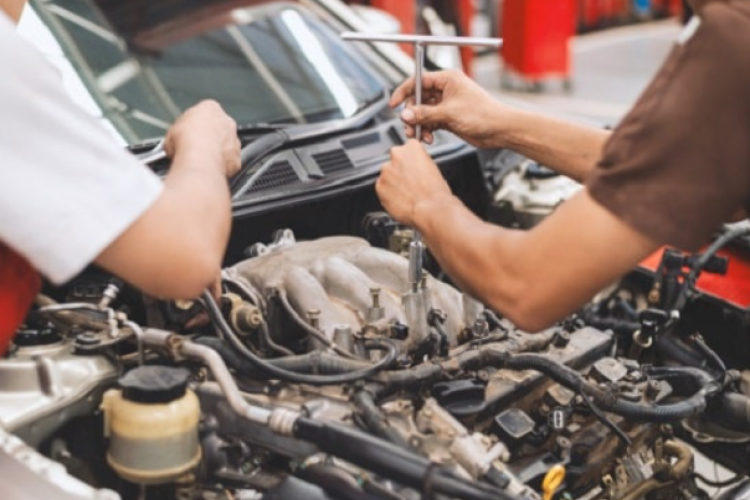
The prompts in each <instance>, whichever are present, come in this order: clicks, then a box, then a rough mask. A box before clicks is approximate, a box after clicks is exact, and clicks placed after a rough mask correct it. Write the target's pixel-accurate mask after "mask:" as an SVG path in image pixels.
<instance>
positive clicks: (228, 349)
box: [193, 337, 372, 377]
mask: <svg viewBox="0 0 750 500" xmlns="http://www.w3.org/2000/svg"><path fill="white" fill-rule="evenodd" d="M193 341H194V342H195V343H196V344H201V345H205V346H207V347H210V348H211V349H213V350H215V351H217V352H218V353H219V354H220V355H221V357H222V358H224V361H225V362H226V363H227V365H229V366H230V367H231V368H232V369H233V370H235V371H236V372H238V373H240V374H242V375H244V376H246V377H262V376H264V375H265V372H263V371H262V370H260V369H258V368H257V367H255V365H251V364H248V363H247V362H246V361H245V358H244V357H242V356H241V355H240V354H239V353H238V352H237V351H236V350H235V349H233V348H232V346H231V345H230V344H229V343H228V342H227V341H225V340H221V339H219V338H216V337H198V338H196V339H194V340H193ZM264 361H265V362H266V363H268V364H270V365H274V366H275V367H277V368H281V369H282V370H289V371H293V372H296V373H313V374H317V375H339V374H342V373H349V372H353V371H355V370H363V369H366V368H369V367H370V366H372V364H371V363H367V362H365V361H357V360H356V359H345V358H342V357H340V356H337V355H335V354H331V353H327V352H322V351H313V352H309V353H307V354H299V355H296V354H295V355H292V356H284V357H280V358H271V359H266V360H264Z"/></svg>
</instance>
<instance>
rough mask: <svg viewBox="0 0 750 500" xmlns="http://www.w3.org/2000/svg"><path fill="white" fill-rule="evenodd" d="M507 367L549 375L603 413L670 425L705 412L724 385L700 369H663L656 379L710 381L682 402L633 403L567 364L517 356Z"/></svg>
mask: <svg viewBox="0 0 750 500" xmlns="http://www.w3.org/2000/svg"><path fill="white" fill-rule="evenodd" d="M504 357H505V358H506V361H507V362H506V364H505V367H506V368H511V369H519V370H528V369H532V370H537V371H539V372H541V373H544V374H545V375H548V376H549V377H551V378H552V379H554V380H556V381H557V382H558V383H560V384H562V385H565V386H566V387H568V388H569V389H572V390H574V391H581V392H585V393H586V395H588V396H589V397H591V398H592V399H593V400H594V402H595V403H596V404H597V405H598V406H599V407H600V408H601V409H603V410H605V411H609V412H612V413H617V414H618V415H622V416H624V417H627V418H631V419H634V420H641V421H647V422H656V423H667V422H673V421H676V420H682V419H683V418H686V417H689V416H691V415H695V414H697V413H701V412H702V411H703V410H705V409H706V405H707V398H708V397H709V396H712V395H714V394H716V393H718V392H719V390H720V386H719V384H717V383H716V382H715V381H714V380H713V379H712V378H711V377H710V375H708V374H706V373H705V372H703V371H702V370H698V369H697V368H680V369H678V368H659V369H654V370H652V373H653V374H654V375H655V377H656V378H658V377H659V375H661V376H663V377H669V376H672V377H674V376H676V375H677V374H678V373H681V374H682V375H683V376H685V377H688V378H694V379H695V380H694V381H695V383H696V384H698V385H700V384H701V383H702V382H706V385H704V386H703V387H701V389H699V390H698V391H697V392H696V393H695V394H693V395H692V396H690V397H688V398H687V399H685V400H684V401H680V402H678V403H672V404H665V405H657V404H641V403H633V402H630V401H625V400H622V399H618V398H616V397H613V396H611V395H610V394H607V393H606V392H604V391H602V390H601V389H599V388H598V387H596V386H594V385H592V384H589V383H588V382H587V381H586V380H584V379H583V377H582V376H581V375H580V374H578V373H577V372H575V371H573V370H571V369H570V368H568V367H567V366H565V365H561V364H560V363H557V362H555V361H552V360H550V359H547V358H543V357H541V356H535V355H530V354H519V355H515V356H504Z"/></svg>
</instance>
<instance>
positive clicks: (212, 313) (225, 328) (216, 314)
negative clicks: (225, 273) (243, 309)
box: [201, 292, 398, 385]
mask: <svg viewBox="0 0 750 500" xmlns="http://www.w3.org/2000/svg"><path fill="white" fill-rule="evenodd" d="M201 298H202V299H203V302H204V304H205V306H206V310H207V311H208V315H209V317H210V318H211V322H212V323H213V324H214V326H216V328H218V329H219V331H221V332H222V333H223V334H224V336H225V337H226V339H227V341H229V343H230V344H231V345H232V347H233V348H234V349H235V350H236V351H237V352H238V353H239V354H241V355H242V357H244V358H245V359H246V360H247V361H248V362H250V363H251V364H252V365H253V366H255V367H256V368H258V369H259V370H262V371H263V372H265V373H267V374H268V375H270V376H272V377H274V378H277V379H279V380H285V381H287V382H295V383H298V384H309V385H336V384H346V383H350V382H355V381H358V380H362V379H365V378H368V377H371V376H373V375H375V374H377V373H378V372H380V371H381V370H384V369H386V368H387V367H389V366H390V365H391V364H393V362H394V361H395V359H396V358H397V357H398V349H397V348H396V345H395V344H394V343H393V342H391V341H390V340H387V339H372V340H368V341H367V344H365V346H366V347H369V348H370V349H378V350H384V351H387V354H386V355H385V356H383V358H382V359H380V360H379V361H378V362H376V363H374V364H372V365H369V366H368V367H367V368H364V369H361V370H356V371H352V372H348V373H341V374H338V375H306V374H302V373H296V372H293V371H289V370H285V369H283V368H279V367H277V366H275V365H273V364H271V363H269V362H268V361H266V360H264V359H263V358H260V357H258V356H256V355H255V353H253V352H252V351H251V350H250V349H248V348H247V347H246V346H245V345H244V344H243V343H242V341H241V340H240V339H239V338H238V337H237V334H235V333H234V331H233V330H232V328H231V327H230V326H229V324H228V323H227V322H226V320H225V319H224V317H223V316H222V315H221V311H220V310H219V306H218V305H217V304H216V301H215V300H214V298H213V296H212V295H211V294H210V293H208V292H203V294H202V295H201Z"/></svg>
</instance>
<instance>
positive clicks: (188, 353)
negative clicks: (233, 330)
mask: <svg viewBox="0 0 750 500" xmlns="http://www.w3.org/2000/svg"><path fill="white" fill-rule="evenodd" d="M143 341H144V342H145V343H146V344H149V345H152V346H155V347H165V348H168V349H175V350H176V351H177V352H178V353H179V354H181V355H183V356H185V357H186V358H191V359H196V360H199V361H201V362H203V363H204V364H205V365H206V366H207V367H208V369H209V370H210V371H211V374H212V375H213V377H214V379H216V382H217V383H218V384H219V387H221V391H222V392H223V393H224V396H225V397H226V398H227V402H228V403H229V406H230V407H231V408H232V409H233V410H234V411H235V412H237V414H238V415H240V416H241V417H243V418H246V419H248V420H250V421H251V422H256V423H259V424H263V425H269V422H270V419H271V414H272V411H271V410H267V409H266V408H261V407H259V406H253V405H251V404H249V403H248V402H247V401H245V399H244V398H243V397H242V393H240V390H239V389H238V388H237V384H236V383H235V382H234V378H232V374H231V373H229V369H228V368H227V365H226V364H224V360H223V359H221V356H219V353H217V352H216V351H214V350H213V349H211V348H210V347H205V346H202V345H199V344H196V343H194V342H191V341H189V340H187V339H185V338H184V337H180V336H179V335H175V334H173V333H172V332H168V331H164V330H157V329H154V328H147V329H145V330H144V331H143Z"/></svg>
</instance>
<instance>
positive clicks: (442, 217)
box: [414, 196, 527, 322]
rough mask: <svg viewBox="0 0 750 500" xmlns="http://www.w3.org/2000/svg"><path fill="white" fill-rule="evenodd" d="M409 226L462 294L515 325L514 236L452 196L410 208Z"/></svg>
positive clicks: (520, 283)
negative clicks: (412, 210) (483, 218)
mask: <svg viewBox="0 0 750 500" xmlns="http://www.w3.org/2000/svg"><path fill="white" fill-rule="evenodd" d="M414 222H415V225H416V227H417V229H419V230H420V231H421V232H422V235H423V237H424V240H425V242H426V244H427V247H428V249H429V250H430V252H431V253H432V254H433V256H434V257H435V258H436V259H437V261H438V263H439V264H440V266H441V268H442V269H443V270H444V271H445V272H446V273H447V274H448V275H449V276H450V277H451V279H452V280H453V281H454V282H455V283H456V284H457V285H458V286H459V287H460V288H461V289H462V290H464V291H466V292H468V293H469V294H470V295H472V296H473V297H476V298H478V299H480V300H481V301H482V302H484V303H485V304H487V305H488V306H489V307H491V308H493V309H495V310H496V311H498V312H500V313H502V314H503V315H506V316H508V317H509V318H510V319H511V320H513V321H515V322H519V320H521V322H522V321H523V319H522V318H520V317H518V316H516V315H515V314H514V313H515V312H516V311H518V306H519V304H520V300H521V299H522V298H523V297H524V296H526V292H525V291H524V290H523V288H524V283H527V281H524V280H523V277H522V276H519V275H518V272H517V271H518V268H517V267H516V266H514V263H517V262H518V256H519V249H520V246H521V244H522V241H521V238H522V236H523V235H522V234H521V233H520V232H519V231H516V230H511V229H505V228H501V227H498V226H493V225H489V224H487V223H485V222H483V221H482V220H480V219H479V218H478V217H476V215H474V214H473V213H472V212H471V211H469V210H468V209H467V208H466V207H465V206H464V205H463V204H462V203H461V201H460V200H458V199H457V198H455V197H453V196H447V197H441V198H435V199H429V200H426V201H424V202H422V203H419V204H418V205H417V206H416V207H415V211H414Z"/></svg>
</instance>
